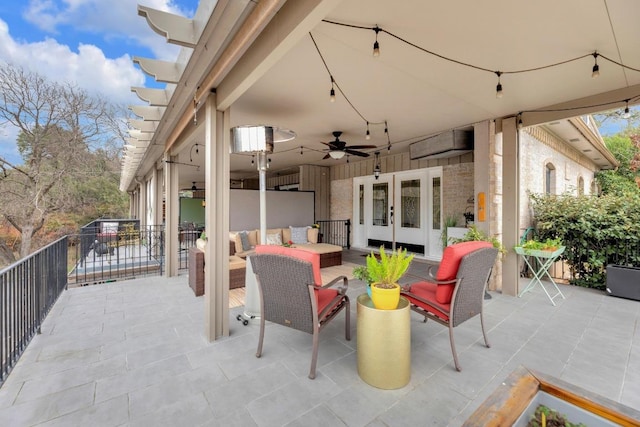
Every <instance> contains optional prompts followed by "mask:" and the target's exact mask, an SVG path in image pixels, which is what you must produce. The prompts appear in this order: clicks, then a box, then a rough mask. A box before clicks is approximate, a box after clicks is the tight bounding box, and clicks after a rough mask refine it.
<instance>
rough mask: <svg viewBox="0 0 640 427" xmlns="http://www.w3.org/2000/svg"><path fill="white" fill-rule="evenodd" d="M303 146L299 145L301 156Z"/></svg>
mask: <svg viewBox="0 0 640 427" xmlns="http://www.w3.org/2000/svg"><path fill="white" fill-rule="evenodd" d="M303 148H304V147H303V146H302V145H301V146H300V155H301V156H302V154H303V152H302V149H303Z"/></svg>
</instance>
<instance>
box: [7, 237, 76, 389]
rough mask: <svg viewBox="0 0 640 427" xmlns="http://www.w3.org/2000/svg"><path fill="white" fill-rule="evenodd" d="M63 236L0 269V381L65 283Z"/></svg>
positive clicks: (65, 245) (65, 246) (37, 329)
mask: <svg viewBox="0 0 640 427" xmlns="http://www.w3.org/2000/svg"><path fill="white" fill-rule="evenodd" d="M67 241H68V239H67V237H63V238H61V239H59V240H57V241H55V242H54V243H51V244H50V245H48V246H45V247H44V248H42V249H40V250H39V251H37V252H35V253H33V254H31V255H29V256H28V257H26V258H24V259H22V260H20V261H18V262H16V263H14V264H13V265H10V266H9V267H7V268H5V269H4V270H1V271H0V384H2V383H3V382H4V380H5V379H6V378H7V376H8V375H9V372H10V371H11V369H12V368H13V367H14V366H15V364H16V363H17V362H18V359H19V358H20V355H21V354H22V353H23V352H24V350H25V349H26V348H27V344H29V342H30V341H31V339H32V338H33V336H34V335H35V334H36V333H39V332H40V326H41V325H42V322H43V321H44V319H45V317H46V315H47V313H49V310H51V307H52V306H53V304H54V303H55V302H56V300H57V299H58V297H59V296H60V294H61V293H62V291H63V290H64V289H65V288H66V286H67V269H66V266H67Z"/></svg>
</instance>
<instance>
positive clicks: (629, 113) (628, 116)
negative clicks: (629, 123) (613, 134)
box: [622, 99, 631, 119]
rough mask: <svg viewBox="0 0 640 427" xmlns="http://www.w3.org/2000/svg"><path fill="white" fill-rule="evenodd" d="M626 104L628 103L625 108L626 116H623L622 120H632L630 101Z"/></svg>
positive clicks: (626, 101)
mask: <svg viewBox="0 0 640 427" xmlns="http://www.w3.org/2000/svg"><path fill="white" fill-rule="evenodd" d="M624 102H625V103H626V106H625V107H624V114H623V115H622V118H623V119H629V118H631V112H630V111H629V100H628V99H626V100H625V101H624Z"/></svg>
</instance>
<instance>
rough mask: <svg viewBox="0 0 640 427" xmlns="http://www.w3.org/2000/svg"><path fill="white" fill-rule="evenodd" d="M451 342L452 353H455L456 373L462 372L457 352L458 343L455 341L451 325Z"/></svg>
mask: <svg viewBox="0 0 640 427" xmlns="http://www.w3.org/2000/svg"><path fill="white" fill-rule="evenodd" d="M449 341H450V342H451V352H452V353H453V363H454V364H455V365H456V371H458V372H460V371H462V369H461V368H460V363H459V362H458V353H457V352H456V343H455V342H454V340H453V326H451V323H449Z"/></svg>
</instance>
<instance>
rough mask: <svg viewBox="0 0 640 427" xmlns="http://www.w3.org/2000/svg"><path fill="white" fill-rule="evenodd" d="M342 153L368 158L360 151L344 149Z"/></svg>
mask: <svg viewBox="0 0 640 427" xmlns="http://www.w3.org/2000/svg"><path fill="white" fill-rule="evenodd" d="M344 152H345V153H347V154H351V155H353V156H360V157H369V153H363V152H362V151H356V150H351V149H349V148H346V149H345V150H344Z"/></svg>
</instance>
